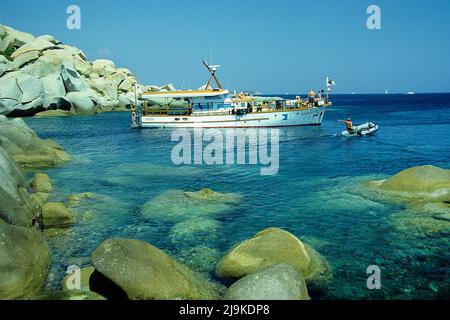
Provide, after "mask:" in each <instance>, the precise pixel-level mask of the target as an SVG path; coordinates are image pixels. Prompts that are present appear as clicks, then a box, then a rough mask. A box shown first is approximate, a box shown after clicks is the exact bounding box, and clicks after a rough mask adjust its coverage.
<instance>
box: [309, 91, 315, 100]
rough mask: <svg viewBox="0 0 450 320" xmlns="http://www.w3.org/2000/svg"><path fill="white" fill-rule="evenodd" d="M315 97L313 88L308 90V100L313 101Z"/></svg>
mask: <svg viewBox="0 0 450 320" xmlns="http://www.w3.org/2000/svg"><path fill="white" fill-rule="evenodd" d="M315 97H316V93H315V92H314V90H313V89H311V90H309V101H310V102H314V98H315Z"/></svg>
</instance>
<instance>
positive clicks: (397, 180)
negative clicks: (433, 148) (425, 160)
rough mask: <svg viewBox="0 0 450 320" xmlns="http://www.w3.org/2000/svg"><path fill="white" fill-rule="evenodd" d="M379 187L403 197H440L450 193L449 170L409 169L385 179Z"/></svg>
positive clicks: (434, 168) (424, 167)
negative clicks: (400, 194) (403, 195)
mask: <svg viewBox="0 0 450 320" xmlns="http://www.w3.org/2000/svg"><path fill="white" fill-rule="evenodd" d="M380 187H381V188H382V189H384V190H388V191H395V192H401V193H403V194H405V195H408V194H409V195H411V196H419V197H420V196H425V197H433V198H435V197H440V196H444V195H447V194H449V193H450V170H445V169H441V168H439V167H435V166H421V167H414V168H409V169H406V170H404V171H402V172H400V173H397V174H396V175H394V176H392V177H391V178H389V179H387V180H386V181H384V182H383V183H382V184H381V185H380Z"/></svg>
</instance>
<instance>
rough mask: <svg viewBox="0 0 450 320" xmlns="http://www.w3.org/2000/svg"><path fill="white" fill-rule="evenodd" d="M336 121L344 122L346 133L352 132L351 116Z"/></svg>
mask: <svg viewBox="0 0 450 320" xmlns="http://www.w3.org/2000/svg"><path fill="white" fill-rule="evenodd" d="M338 121H339V122H343V123H345V125H346V126H347V131H348V133H350V134H353V132H354V129H353V121H352V119H351V118H348V119H347V120H338Z"/></svg>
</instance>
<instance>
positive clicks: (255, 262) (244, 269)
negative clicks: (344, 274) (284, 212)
mask: <svg viewBox="0 0 450 320" xmlns="http://www.w3.org/2000/svg"><path fill="white" fill-rule="evenodd" d="M277 263H286V264H289V265H292V266H293V267H294V268H295V269H296V270H297V271H298V272H300V273H301V274H302V275H303V277H304V278H305V279H306V280H307V281H311V282H323V281H326V280H327V279H328V278H329V277H330V269H329V266H328V264H327V263H326V260H325V259H324V258H322V256H321V255H320V254H319V253H317V252H316V251H315V250H314V249H313V248H311V247H310V246H307V245H305V244H303V243H302V242H301V241H300V240H299V239H298V238H297V237H295V236H294V235H292V234H290V233H289V232H287V231H285V230H282V229H279V228H268V229H265V230H263V231H261V232H259V233H257V234H256V235H255V236H254V237H253V238H250V239H248V240H245V241H243V242H241V243H240V244H238V245H237V246H236V247H234V248H232V249H231V250H230V251H229V252H228V253H226V254H225V256H224V257H223V258H222V260H221V261H220V262H219V263H218V264H217V267H216V274H217V275H218V276H220V277H222V278H232V279H239V278H242V277H245V276H247V275H249V274H252V273H255V272H258V271H260V270H262V269H264V268H266V267H268V266H271V265H274V264H277Z"/></svg>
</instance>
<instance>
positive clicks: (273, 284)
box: [223, 263, 310, 300]
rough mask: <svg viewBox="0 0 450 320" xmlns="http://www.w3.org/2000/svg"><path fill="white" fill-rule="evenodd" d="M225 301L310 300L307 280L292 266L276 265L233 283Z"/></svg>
mask: <svg viewBox="0 0 450 320" xmlns="http://www.w3.org/2000/svg"><path fill="white" fill-rule="evenodd" d="M223 299H224V300H310V297H309V295H308V289H307V288H306V283H305V279H304V278H303V276H302V274H301V273H299V272H298V271H297V270H296V269H295V268H294V267H293V266H292V265H288V264H285V263H280V264H274V265H271V266H269V267H267V268H264V269H262V270H260V271H258V272H255V273H252V274H250V275H248V276H245V277H244V278H242V279H240V280H238V281H237V282H235V283H233V284H232V285H231V286H230V287H229V288H228V289H227V291H226V292H225V295H224V297H223Z"/></svg>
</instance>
